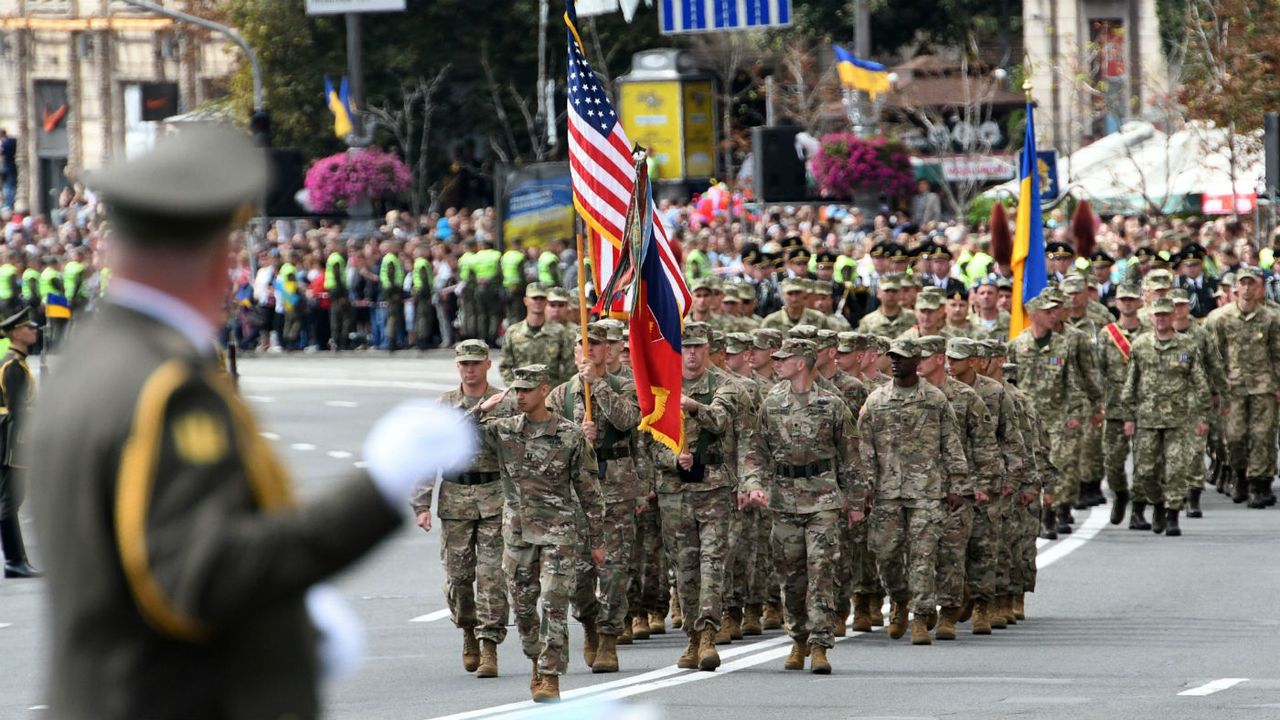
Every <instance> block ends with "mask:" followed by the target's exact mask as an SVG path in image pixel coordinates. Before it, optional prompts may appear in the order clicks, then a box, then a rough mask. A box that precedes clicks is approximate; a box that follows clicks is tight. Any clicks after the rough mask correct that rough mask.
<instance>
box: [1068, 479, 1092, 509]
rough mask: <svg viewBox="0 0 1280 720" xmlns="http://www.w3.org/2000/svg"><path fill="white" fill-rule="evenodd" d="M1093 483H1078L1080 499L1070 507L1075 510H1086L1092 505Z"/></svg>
mask: <svg viewBox="0 0 1280 720" xmlns="http://www.w3.org/2000/svg"><path fill="white" fill-rule="evenodd" d="M1092 485H1093V483H1087V482H1086V483H1080V497H1078V498H1076V501H1075V503H1074V504H1073V505H1072V506H1071V507H1073V508H1075V509H1076V510H1088V509H1089V508H1090V506H1092V505H1093V489H1092Z"/></svg>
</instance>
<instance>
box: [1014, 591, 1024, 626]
mask: <svg viewBox="0 0 1280 720" xmlns="http://www.w3.org/2000/svg"><path fill="white" fill-rule="evenodd" d="M1013 617H1014V619H1015V620H1026V619H1027V595H1026V593H1017V594H1016V595H1014V596H1013Z"/></svg>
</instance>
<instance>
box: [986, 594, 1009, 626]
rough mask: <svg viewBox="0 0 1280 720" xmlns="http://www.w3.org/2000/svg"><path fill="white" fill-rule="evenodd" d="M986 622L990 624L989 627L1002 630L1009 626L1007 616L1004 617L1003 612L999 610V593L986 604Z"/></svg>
mask: <svg viewBox="0 0 1280 720" xmlns="http://www.w3.org/2000/svg"><path fill="white" fill-rule="evenodd" d="M987 622H988V623H989V624H990V625H991V629H993V630H1004V629H1005V628H1007V627H1009V623H1008V620H1007V618H1005V615H1004V613H1003V612H1002V611H1001V610H1000V596H999V595H997V596H996V597H994V598H992V599H991V602H989V603H988V604H987Z"/></svg>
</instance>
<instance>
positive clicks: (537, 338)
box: [498, 320, 578, 387]
mask: <svg viewBox="0 0 1280 720" xmlns="http://www.w3.org/2000/svg"><path fill="white" fill-rule="evenodd" d="M574 339H575V338H574V336H572V335H570V334H569V332H568V330H566V329H565V326H563V325H561V324H559V323H555V322H551V321H550V320H548V321H547V322H545V323H544V324H542V325H539V326H538V327H533V326H531V325H530V324H529V321H528V320H521V321H520V322H518V323H516V324H515V325H512V326H511V327H509V328H507V333H506V335H504V336H503V337H502V353H501V354H500V356H499V360H498V370H499V372H500V373H501V374H502V379H503V381H505V382H507V383H510V382H511V381H512V379H514V378H515V369H516V368H519V367H524V366H525V365H546V366H547V372H548V374H550V376H551V384H552V386H553V387H554V386H555V385H559V384H560V383H562V382H564V381H565V380H568V379H569V377H570V376H571V375H573V374H574V373H576V372H577V371H578V368H577V366H576V365H574V363H573V343H574Z"/></svg>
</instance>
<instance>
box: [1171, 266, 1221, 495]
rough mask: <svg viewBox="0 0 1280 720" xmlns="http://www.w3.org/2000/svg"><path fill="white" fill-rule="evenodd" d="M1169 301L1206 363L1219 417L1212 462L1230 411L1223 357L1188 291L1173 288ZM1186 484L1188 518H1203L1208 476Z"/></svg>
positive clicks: (1177, 326)
mask: <svg viewBox="0 0 1280 720" xmlns="http://www.w3.org/2000/svg"><path fill="white" fill-rule="evenodd" d="M1169 297H1170V298H1171V299H1172V300H1173V329H1174V331H1176V332H1177V333H1178V334H1179V335H1190V336H1191V337H1192V338H1194V339H1195V341H1196V347H1197V348H1199V350H1200V357H1201V359H1203V361H1204V372H1205V376H1206V377H1207V378H1208V380H1209V393H1210V394H1211V395H1212V399H1213V406H1214V407H1215V408H1217V409H1218V412H1216V413H1209V417H1208V418H1207V420H1208V422H1209V436H1208V437H1209V446H1208V448H1207V449H1208V450H1209V455H1210V459H1211V460H1212V459H1213V458H1215V457H1217V456H1218V454H1219V453H1217V452H1216V451H1215V450H1214V446H1215V445H1219V444H1220V443H1221V436H1222V423H1221V422H1220V420H1221V418H1222V416H1223V415H1224V414H1225V413H1226V412H1227V408H1226V407H1225V406H1224V405H1223V404H1222V398H1223V397H1224V396H1225V395H1226V393H1227V377H1226V374H1225V373H1224V372H1223V369H1222V356H1221V355H1219V354H1218V346H1217V345H1216V344H1214V342H1213V337H1212V336H1211V335H1210V333H1209V331H1208V329H1206V328H1205V326H1204V324H1203V323H1196V322H1194V316H1193V315H1192V310H1191V306H1192V295H1191V294H1190V292H1189V291H1188V290H1187V289H1186V288H1174V289H1173V292H1171V293H1169ZM1187 480H1188V481H1189V482H1190V483H1191V484H1190V485H1189V486H1188V487H1187V517H1189V518H1201V517H1204V512H1203V511H1202V510H1201V509H1200V494H1201V493H1202V492H1204V480H1205V473H1203V472H1199V473H1193V474H1192V475H1190V476H1188V478H1187Z"/></svg>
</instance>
